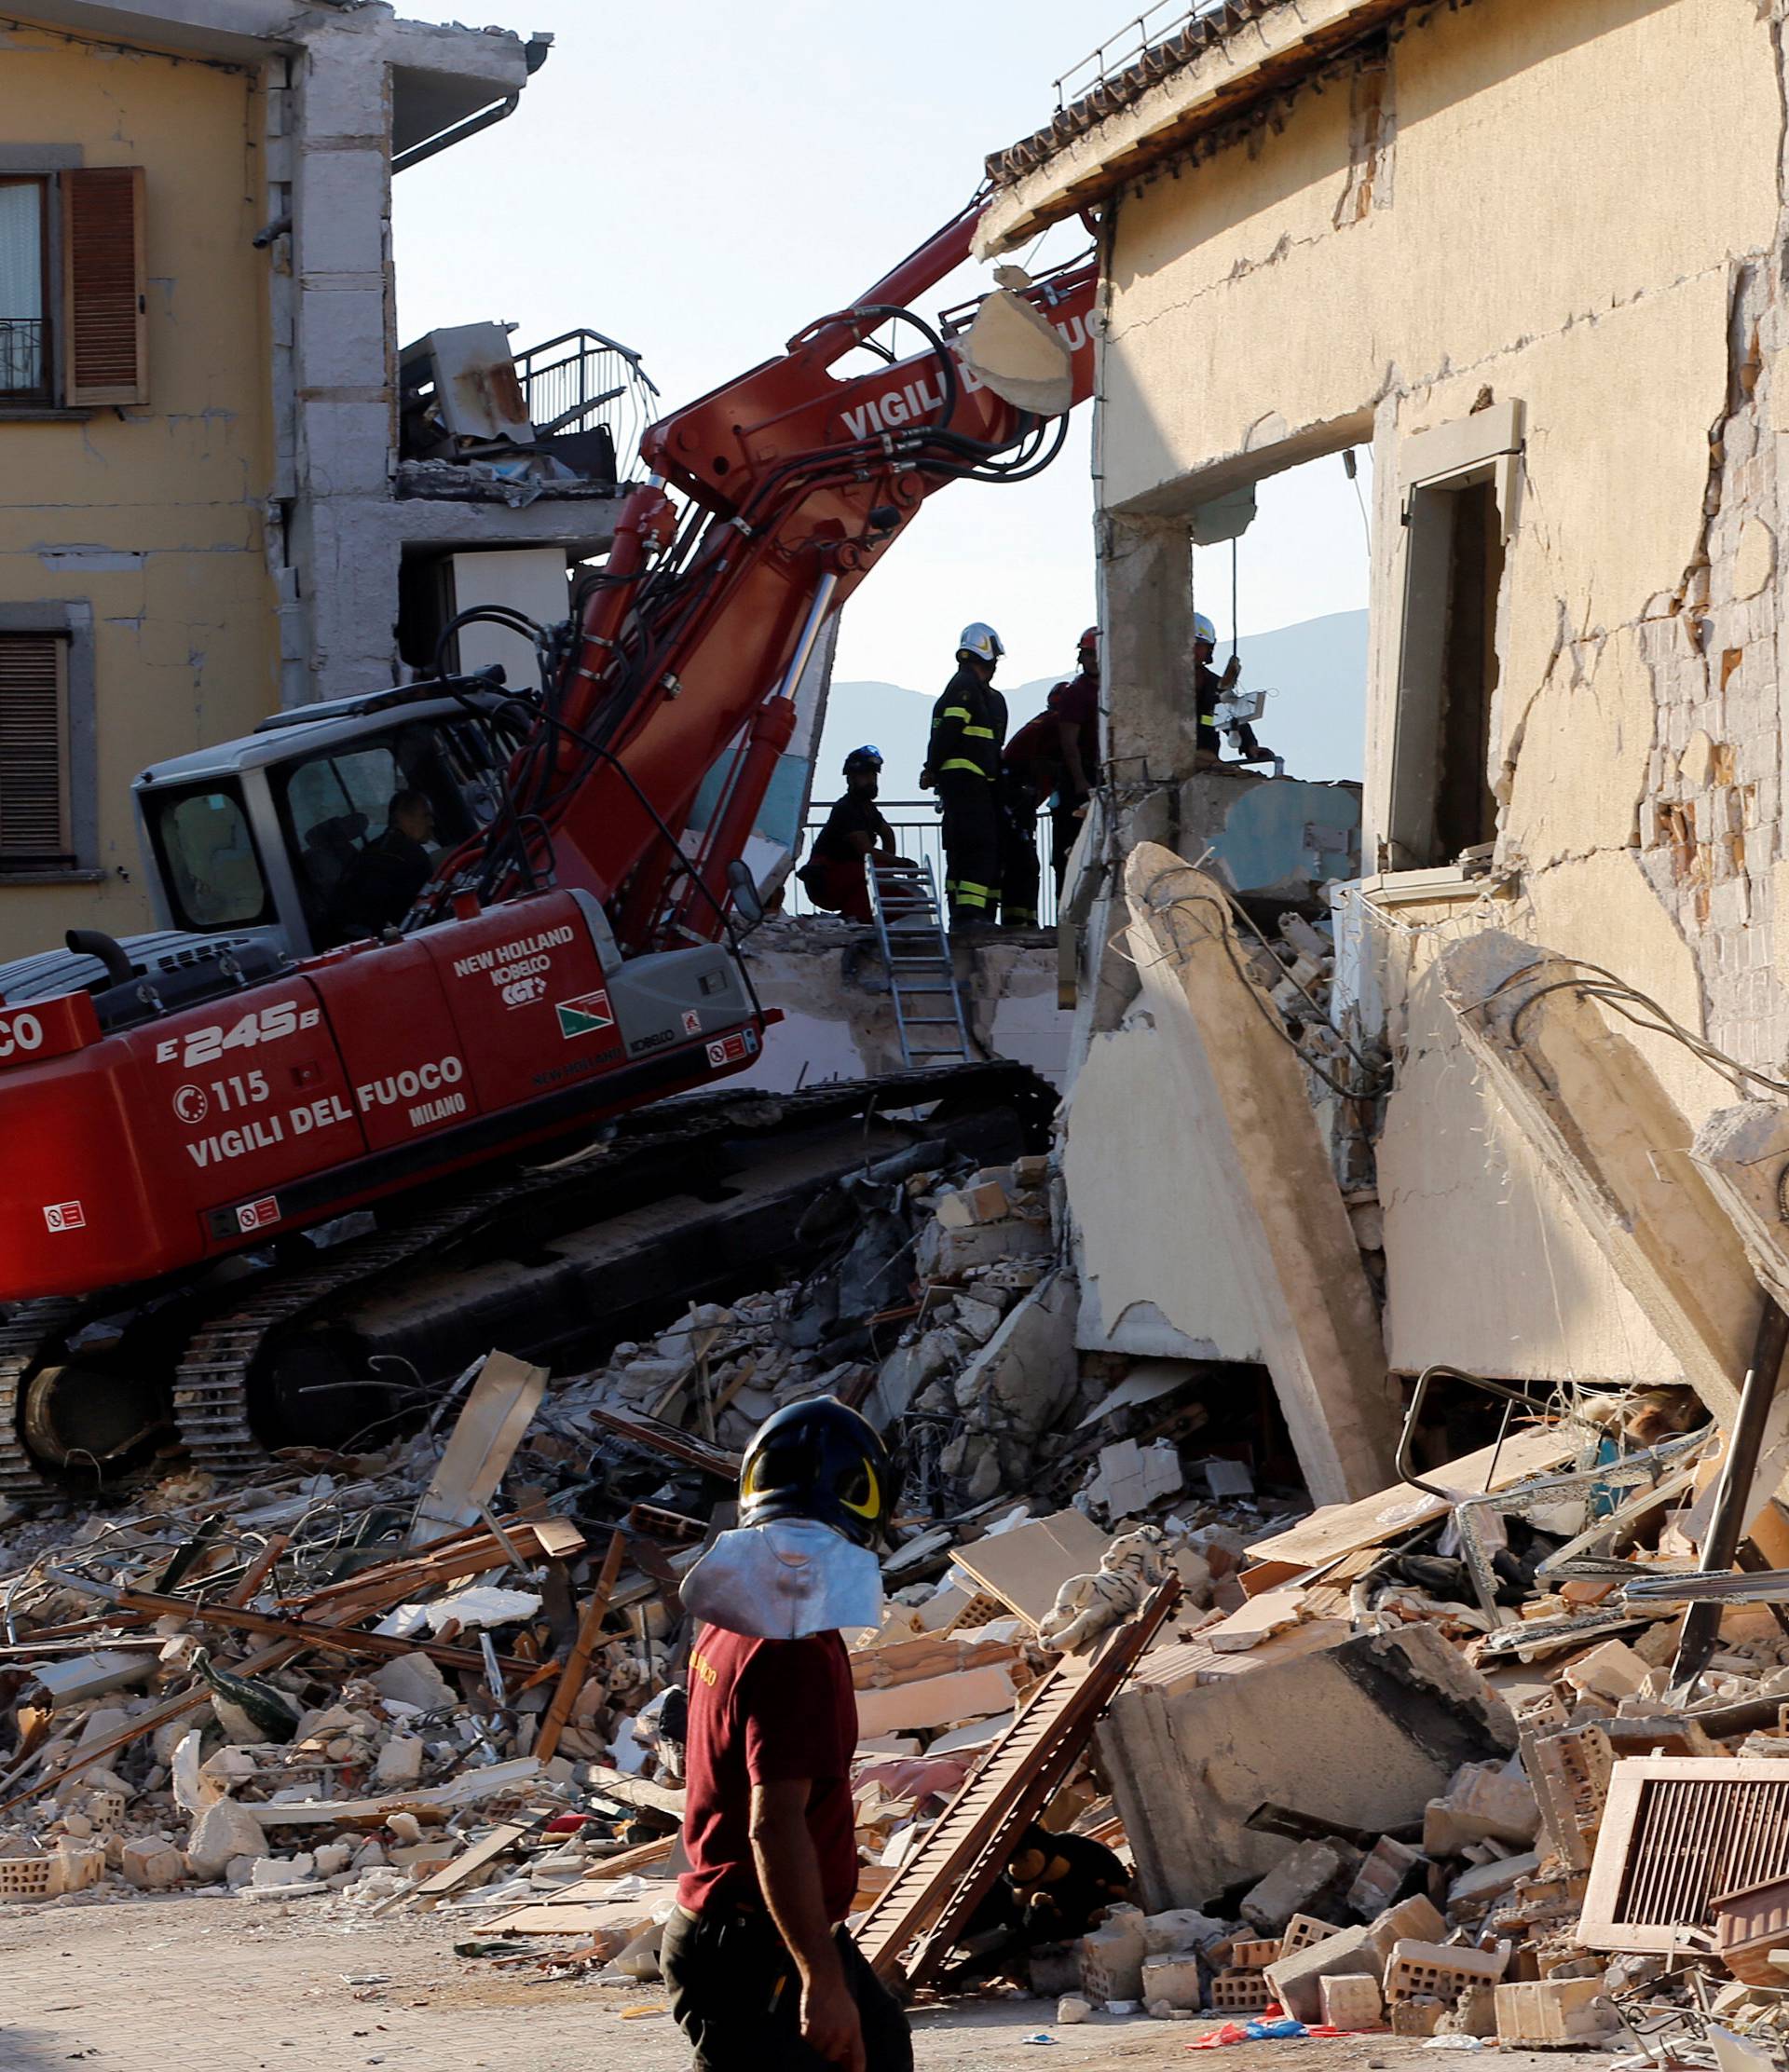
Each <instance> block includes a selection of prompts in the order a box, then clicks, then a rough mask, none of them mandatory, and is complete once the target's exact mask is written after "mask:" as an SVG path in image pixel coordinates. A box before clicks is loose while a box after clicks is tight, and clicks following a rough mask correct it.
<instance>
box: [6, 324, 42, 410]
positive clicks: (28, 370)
mask: <svg viewBox="0 0 1789 2072" xmlns="http://www.w3.org/2000/svg"><path fill="white" fill-rule="evenodd" d="M43 393H44V320H43V319H42V318H41V317H0V396H4V397H7V398H9V399H17V398H19V397H22V396H41V395H42V394H43Z"/></svg>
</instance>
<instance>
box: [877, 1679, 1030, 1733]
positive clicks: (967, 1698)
mask: <svg viewBox="0 0 1789 2072" xmlns="http://www.w3.org/2000/svg"><path fill="white" fill-rule="evenodd" d="M1015 1696H1016V1689H1015V1685H1014V1683H1013V1679H1012V1675H1011V1673H1010V1671H1009V1670H1006V1669H1005V1668H1004V1667H1003V1666H1001V1665H999V1664H993V1665H990V1667H989V1668H987V1669H978V1670H952V1671H951V1672H950V1674H949V1675H948V1676H928V1677H925V1678H923V1679H922V1681H921V1682H919V1683H894V1684H891V1685H890V1687H889V1688H888V1689H887V1690H885V1691H878V1690H869V1691H859V1692H858V1694H857V1732H858V1734H859V1735H860V1736H871V1737H873V1736H875V1735H878V1734H900V1733H904V1732H907V1731H908V1730H909V1729H913V1728H917V1727H930V1726H951V1725H954V1724H956V1722H957V1721H959V1720H975V1719H982V1718H985V1717H986V1716H987V1715H988V1714H989V1713H990V1712H1004V1711H1005V1710H1006V1709H1007V1707H1008V1706H1009V1705H1011V1704H1012V1702H1013V1699H1014V1697H1015Z"/></svg>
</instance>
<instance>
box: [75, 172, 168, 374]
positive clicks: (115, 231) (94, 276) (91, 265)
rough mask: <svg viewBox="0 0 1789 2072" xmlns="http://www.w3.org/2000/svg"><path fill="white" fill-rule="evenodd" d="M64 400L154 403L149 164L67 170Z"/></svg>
mask: <svg viewBox="0 0 1789 2072" xmlns="http://www.w3.org/2000/svg"><path fill="white" fill-rule="evenodd" d="M61 189H62V400H63V402H66V403H70V404H81V403H102V402H148V400H149V360H148V341H147V336H146V322H145V317H146V311H147V307H148V301H147V293H146V288H145V283H144V279H143V168H142V167H141V166H93V167H89V168H87V169H85V170H80V171H71V172H64V173H63V174H62V175H61Z"/></svg>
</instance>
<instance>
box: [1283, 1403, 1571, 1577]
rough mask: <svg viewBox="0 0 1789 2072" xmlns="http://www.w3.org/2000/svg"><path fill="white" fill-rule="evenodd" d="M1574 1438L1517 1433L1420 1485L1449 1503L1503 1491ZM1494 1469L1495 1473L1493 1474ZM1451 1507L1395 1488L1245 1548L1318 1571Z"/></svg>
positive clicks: (1558, 1457) (1411, 1487)
mask: <svg viewBox="0 0 1789 2072" xmlns="http://www.w3.org/2000/svg"><path fill="white" fill-rule="evenodd" d="M1579 1444H1580V1438H1579V1437H1578V1436H1577V1435H1574V1434H1568V1433H1564V1432H1561V1431H1557V1430H1553V1429H1550V1428H1545V1427H1543V1428H1541V1429H1539V1430H1533V1431H1526V1432H1518V1433H1516V1434H1515V1436H1514V1437H1513V1438H1507V1439H1505V1440H1504V1442H1503V1444H1502V1445H1501V1446H1500V1447H1499V1446H1482V1447H1481V1448H1480V1449H1479V1451H1478V1452H1476V1453H1467V1454H1463V1455H1462V1456H1461V1458H1460V1459H1458V1460H1457V1461H1450V1462H1449V1463H1448V1464H1447V1465H1446V1466H1445V1467H1441V1468H1437V1469H1436V1471H1435V1472H1434V1474H1433V1475H1431V1476H1429V1477H1428V1478H1427V1479H1428V1480H1430V1481H1431V1482H1433V1483H1434V1484H1435V1485H1436V1487H1437V1488H1438V1489H1444V1490H1448V1491H1450V1492H1452V1493H1453V1498H1454V1501H1457V1500H1458V1499H1459V1498H1461V1497H1464V1496H1482V1495H1483V1494H1484V1493H1486V1492H1487V1491H1488V1490H1494V1489H1508V1488H1509V1485H1510V1484H1511V1483H1512V1482H1520V1481H1524V1480H1525V1479H1527V1478H1528V1477H1529V1476H1530V1475H1543V1474H1545V1473H1546V1472H1547V1471H1548V1470H1549V1469H1550V1468H1556V1467H1557V1466H1558V1465H1559V1464H1560V1463H1561V1462H1562V1461H1564V1460H1569V1459H1570V1458H1571V1457H1572V1455H1573V1454H1574V1453H1576V1452H1577V1448H1578V1446H1579ZM1494 1464H1495V1469H1494ZM1453 1507H1454V1504H1453V1502H1450V1501H1449V1500H1448V1499H1446V1498H1443V1497H1440V1496H1434V1495H1431V1494H1430V1493H1428V1492H1427V1490H1420V1489H1418V1488H1417V1487H1416V1485H1415V1484H1414V1483H1413V1482H1394V1483H1393V1484H1392V1486H1391V1487H1390V1488H1389V1489H1386V1490H1381V1491H1380V1492H1379V1493H1378V1494H1377V1495H1376V1496H1363V1497H1362V1498H1361V1499H1360V1500H1359V1503H1355V1504H1326V1505H1325V1506H1323V1508H1322V1509H1321V1510H1318V1511H1313V1512H1312V1513H1311V1515H1310V1517H1309V1518H1307V1519H1303V1520H1300V1521H1299V1523H1298V1524H1296V1525H1294V1526H1293V1527H1291V1530H1290V1531H1289V1532H1285V1533H1277V1534H1275V1535H1274V1537H1273V1538H1272V1539H1267V1540H1257V1541H1256V1542H1255V1544H1254V1545H1253V1546H1252V1547H1250V1549H1249V1551H1250V1554H1251V1555H1252V1556H1253V1557H1254V1559H1255V1560H1256V1561H1293V1562H1296V1563H1297V1564H1298V1566H1299V1567H1300V1568H1319V1567H1321V1566H1322V1565H1323V1564H1324V1563H1325V1562H1327V1561H1334V1559H1335V1558H1336V1556H1337V1555H1338V1554H1352V1553H1353V1552H1354V1550H1355V1549H1356V1548H1357V1547H1376V1546H1378V1545H1379V1544H1380V1543H1381V1542H1382V1541H1385V1540H1391V1539H1400V1538H1401V1537H1402V1536H1403V1535H1404V1534H1406V1533H1413V1532H1414V1531H1415V1530H1416V1528H1417V1527H1418V1526H1419V1525H1427V1523H1428V1522H1429V1521H1430V1520H1432V1519H1438V1518H1441V1517H1442V1516H1444V1514H1445V1513H1447V1512H1448V1511H1450V1510H1452V1509H1453Z"/></svg>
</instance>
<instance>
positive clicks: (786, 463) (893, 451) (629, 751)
mask: <svg viewBox="0 0 1789 2072" xmlns="http://www.w3.org/2000/svg"><path fill="white" fill-rule="evenodd" d="M977 213H978V210H977V209H976V208H973V207H972V208H971V209H969V210H966V211H963V213H962V214H961V215H959V216H957V217H956V218H954V219H953V220H952V221H951V222H950V223H949V224H947V225H945V226H944V227H943V228H942V229H941V230H939V231H938V232H937V233H936V234H935V236H934V237H932V238H931V239H928V240H927V241H926V242H925V243H924V244H923V245H922V246H921V247H920V248H919V250H918V251H917V252H914V253H912V254H911V255H910V256H909V257H908V259H906V260H904V261H903V262H902V264H901V265H900V266H897V267H896V268H895V269H894V271H893V272H891V273H890V274H888V275H887V276H885V277H884V278H883V279H881V280H879V281H877V282H876V283H875V284H874V286H872V287H870V288H869V289H867V290H866V292H865V293H864V294H863V295H862V296H861V297H859V299H858V300H857V301H856V302H855V303H854V304H853V305H852V306H851V307H849V308H847V309H843V310H840V311H837V312H835V313H834V314H832V315H829V316H826V317H823V318H821V319H819V320H817V321H816V322H814V323H812V324H810V325H808V326H807V327H806V328H805V329H804V330H803V331H801V332H799V333H798V334H796V336H795V337H794V338H792V339H791V340H790V341H789V344H788V346H787V348H786V349H785V352H784V353H783V354H782V355H781V356H780V357H779V358H777V359H773V360H770V361H765V362H764V363H763V364H762V365H760V366H758V367H755V368H754V369H752V370H751V372H750V373H748V374H745V375H741V376H739V377H738V378H737V379H736V380H734V381H732V382H730V383H729V384H727V385H726V386H725V387H724V388H717V389H716V390H714V391H713V392H712V393H711V394H709V395H707V396H704V397H703V398H702V399H701V400H700V401H699V402H694V403H692V404H690V406H689V407H688V408H686V409H684V410H682V411H679V412H677V413H676V415H675V416H670V417H666V418H664V419H662V421H661V422H660V423H658V424H657V425H655V426H654V427H652V428H651V429H650V430H649V431H648V433H647V434H646V436H645V438H644V439H643V441H642V443H641V453H642V457H643V459H644V460H645V462H646V464H647V466H648V467H649V468H650V469H651V470H653V473H654V476H655V478H657V479H656V480H655V481H654V482H653V484H651V485H649V486H646V487H642V488H639V489H636V490H635V491H634V492H633V494H632V495H631V496H630V497H629V498H628V499H627V501H626V503H625V504H624V506H623V508H622V511H621V517H620V520H619V523H618V525H617V528H616V538H615V545H614V548H613V550H612V552H611V554H610V557H609V561H608V567H607V568H606V570H605V571H604V572H603V573H602V575H601V576H600V577H599V578H598V579H596V581H595V583H594V585H593V586H592V588H591V589H590V591H589V593H588V595H587V597H586V599H585V602H584V605H583V608H582V611H581V614H580V621H579V624H578V627H577V634H576V640H575V644H574V645H573V646H572V647H571V648H570V649H569V650H568V652H567V654H566V656H565V659H564V661H563V664H562V666H561V669H560V671H559V675H558V677H557V680H556V681H555V682H554V683H553V686H552V687H551V688H550V690H549V691H548V693H547V695H546V697H545V699H544V701H543V706H542V710H541V713H540V716H539V724H538V727H537V729H536V732H535V734H534V737H533V738H532V739H531V740H530V742H529V743H528V746H527V747H526V749H525V750H524V751H523V753H522V755H521V756H520V757H518V759H517V764H516V768H515V770H514V771H513V773H512V776H513V786H512V790H513V794H514V797H513V807H512V811H511V812H510V813H507V814H506V815H504V816H503V817H502V818H501V819H500V820H499V821H498V823H497V824H496V825H494V827H493V828H492V830H490V832H489V834H488V835H487V836H486V837H485V838H482V839H481V840H480V841H479V842H478V843H477V844H476V845H475V847H474V849H473V850H472V851H471V852H467V853H464V854H462V855H459V856H457V857H455V858H454V859H453V860H452V862H451V864H450V866H448V867H447V869H446V870H444V873H443V874H442V875H443V879H444V884H446V885H448V886H452V885H456V884H461V883H464V882H465V881H466V879H467V874H468V873H469V872H472V873H474V874H476V875H477V876H478V878H479V879H480V882H481V891H482V893H483V894H484V896H485V898H487V899H488V898H491V897H501V896H503V895H504V894H505V893H509V892H511V891H513V890H516V889H520V888H521V887H524V886H526V885H527V884H530V883H533V882H538V881H539V880H540V879H543V878H545V877H546V876H547V875H548V874H549V873H551V875H552V876H553V878H554V879H556V881H557V882H559V883H561V884H567V885H576V886H579V887H580V888H581V889H583V890H586V891H588V892H590V893H594V895H595V896H596V897H597V898H598V899H599V900H601V901H603V902H604V904H605V905H606V906H607V907H608V910H609V914H610V918H611V920H612V921H613V922H614V925H615V930H616V934H617V938H618V940H619V942H620V944H621V948H622V949H623V951H624V952H627V953H635V952H637V951H639V950H642V949H648V948H652V947H662V945H663V944H665V943H667V942H670V941H676V940H688V939H689V938H690V936H692V935H695V936H703V937H708V938H713V937H715V936H717V935H718V934H720V933H721V932H722V929H723V925H724V922H723V915H724V911H725V907H726V905H727V901H728V897H729V886H728V879H727V872H728V867H729V866H730V865H731V864H732V863H733V861H734V859H735V858H737V857H738V856H739V854H740V852H741V851H742V849H743V848H744V842H745V838H746V837H747V836H748V835H749V833H750V831H751V828H752V826H753V825H754V822H755V820H756V817H757V814H758V809H759V807H760V806H761V804H762V802H763V798H764V795H765V791H766V789H767V787H768V785H769V784H770V782H771V779H772V775H773V773H774V771H775V769H776V765H777V761H778V758H779V757H780V756H781V755H782V753H783V752H784V751H785V749H786V747H787V745H788V743H789V740H790V737H791V734H792V732H793V729H794V724H795V704H794V698H795V691H796V688H797V685H798V683H799V678H800V675H801V673H802V669H803V667H804V666H805V664H806V662H807V661H808V658H809V655H810V653H811V651H812V649H813V644H814V642H815V641H816V639H818V638H819V637H820V635H821V634H822V632H823V631H824V628H825V625H826V620H827V619H828V618H829V617H830V616H831V615H832V614H834V613H836V612H837V611H838V610H839V609H840V607H842V606H843V604H844V603H845V601H846V599H847V598H848V597H849V596H850V595H851V593H853V591H854V590H855V589H856V587H857V585H858V584H859V583H860V582H862V581H863V580H864V579H865V578H866V576H867V575H868V574H869V572H870V571H871V569H873V568H874V567H876V566H877V565H878V564H879V563H880V562H881V559H882V557H883V556H884V555H885V554H886V553H887V552H889V550H890V548H891V547H892V546H893V545H894V542H895V540H896V539H898V538H900V536H901V534H902V533H903V532H904V531H905V530H906V528H907V526H908V524H909V523H910V522H911V521H912V519H913V518H914V516H915V515H916V514H917V513H918V511H919V510H920V508H921V506H922V504H923V503H924V501H925V499H926V498H928V497H929V496H931V495H933V494H934V493H935V492H936V491H937V490H939V489H941V488H943V487H945V486H946V485H947V484H950V483H953V482H958V481H963V480H971V481H982V482H990V483H997V482H1001V481H1012V480H1022V479H1024V478H1025V476H1027V475H1028V474H1030V473H1031V472H1034V471H1035V470H1036V469H1037V467H1039V466H1040V465H1043V464H1044V463H1045V462H1046V461H1047V459H1048V458H1049V457H1050V456H1051V455H1052V454H1053V452H1054V450H1055V446H1056V445H1057V444H1059V443H1060V433H1061V429H1063V426H1064V425H1065V422H1066V418H1065V417H1058V418H1057V419H1055V420H1054V421H1048V420H1045V419H1042V418H1040V417H1038V416H1032V415H1031V414H1029V413H1027V412H1026V411H1024V410H1021V409H1019V408H1017V407H1016V406H1015V405H1014V404H1013V403H1012V402H1006V401H1004V400H1003V399H1002V397H1001V396H1000V395H998V394H996V393H995V391H994V389H993V388H990V387H989V386H988V385H987V383H986V382H985V381H984V380H983V379H982V378H981V377H980V376H978V375H977V374H976V372H975V371H974V369H973V368H972V367H971V366H970V365H969V364H967V362H966V361H964V360H963V357H962V353H961V350H960V338H961V333H960V331H959V329H958V328H957V327H955V326H953V327H952V329H951V331H950V332H949V333H946V332H941V331H939V330H937V329H935V328H934V327H933V326H932V325H931V324H930V323H928V322H927V321H926V320H924V319H922V318H921V317H919V316H918V315H916V314H915V313H914V312H913V311H912V310H910V309H909V308H908V307H907V305H908V302H909V301H910V300H911V299H912V298H913V297H915V296H916V295H919V294H921V293H923V292H924V291H925V290H927V289H928V288H931V287H933V286H935V284H936V283H937V282H938V281H939V280H941V279H943V278H944V277H945V276H946V275H948V274H949V272H951V271H952V270H953V269H954V268H955V267H956V266H958V265H959V264H961V262H962V261H963V259H965V258H966V257H967V256H968V252H969V245H970V238H971V235H972V233H973V230H974V227H975V223H976V215H977ZM1096 280H1097V267H1096V266H1094V265H1093V264H1092V263H1086V264H1083V265H1080V266H1076V267H1074V268H1073V269H1072V270H1069V271H1065V272H1061V273H1058V274H1057V275H1055V276H1053V277H1051V278H1048V279H1044V280H1042V281H1039V282H1036V283H1033V284H1032V285H1031V287H1030V288H1029V289H1027V290H1025V291H1024V293H1025V296H1026V299H1027V300H1028V301H1030V302H1031V305H1032V306H1033V307H1035V308H1036V309H1037V310H1038V311H1039V313H1040V314H1042V315H1043V316H1045V318H1046V320H1047V321H1048V322H1049V323H1050V324H1051V325H1052V326H1053V328H1054V330H1055V332H1056V334H1057V335H1058V338H1059V339H1060V341H1061V347H1062V348H1063V352H1064V354H1065V356H1066V371H1067V375H1068V379H1069V383H1070V387H1069V391H1068V393H1069V401H1070V404H1071V406H1072V403H1073V402H1080V401H1082V400H1084V399H1085V398H1086V396H1087V395H1088V394H1090V393H1091V390H1092V380H1093V331H1092V324H1091V321H1090V317H1091V310H1092V303H1093V295H1094V289H1095V285H1096ZM972 313H973V310H972ZM889 329H892V330H894V332H895V333H896V334H911V335H913V336H914V337H915V338H916V340H917V342H918V344H919V347H920V349H919V350H917V351H915V352H913V353H911V354H910V355H908V357H906V358H904V359H900V360H894V359H893V358H892V357H890V358H885V359H883V360H882V361H881V364H879V365H875V366H873V367H871V368H870V369H869V370H868V371H867V372H858V373H855V374H853V375H846V376H844V377H841V376H840V374H839V373H838V372H837V371H836V370H837V369H838V367H839V363H840V361H842V360H844V359H845V358H846V357H847V356H848V355H850V354H852V353H853V352H854V351H856V350H858V349H859V348H864V347H865V345H866V342H867V340H869V339H871V338H872V337H873V336H874V335H875V334H879V333H881V332H883V331H884V330H889ZM673 492H675V493H676V495H677V496H678V497H680V498H681V499H682V500H683V508H682V511H681V512H679V511H678V510H677V508H676V506H675V505H674V503H673V500H672V494H673ZM716 770H719V773H720V784H719V795H718V799H719V802H718V804H717V807H716V808H715V809H714V810H713V811H710V812H709V813H708V815H707V817H706V820H705V823H704V825H703V828H702V829H701V830H700V832H699V834H696V835H691V834H690V815H691V810H692V808H693V807H694V805H695V802H696V799H697V796H698V793H699V792H701V791H702V790H703V786H704V783H705V782H706V781H708V780H709V779H710V773H711V772H714V771H716ZM709 790H710V793H711V795H712V791H713V786H712V784H710V785H709Z"/></svg>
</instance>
